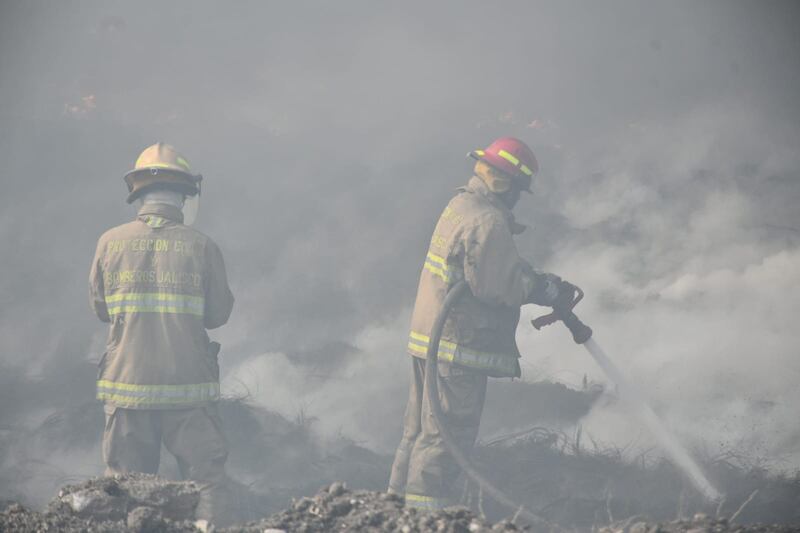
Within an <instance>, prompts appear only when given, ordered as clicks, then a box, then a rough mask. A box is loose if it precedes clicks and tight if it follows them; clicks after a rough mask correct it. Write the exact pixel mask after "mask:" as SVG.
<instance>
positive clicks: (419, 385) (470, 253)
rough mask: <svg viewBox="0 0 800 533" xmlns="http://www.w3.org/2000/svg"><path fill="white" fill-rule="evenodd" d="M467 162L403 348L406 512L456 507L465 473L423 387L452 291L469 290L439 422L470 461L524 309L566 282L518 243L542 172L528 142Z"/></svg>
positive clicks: (445, 345)
mask: <svg viewBox="0 0 800 533" xmlns="http://www.w3.org/2000/svg"><path fill="white" fill-rule="evenodd" d="M469 155H470V156H472V157H473V158H475V159H477V160H478V161H477V163H476V164H475V169H474V176H473V177H472V178H471V179H470V180H469V183H468V184H467V185H466V186H465V187H463V188H461V189H459V191H458V193H457V194H456V196H455V197H454V198H453V199H452V200H450V203H449V204H448V205H447V207H445V209H444V211H443V212H442V214H441V216H440V217H439V221H438V222H437V224H436V228H435V229H434V232H433V237H432V238H431V241H430V245H429V248H428V251H427V254H426V257H425V261H424V264H423V268H422V273H421V274H420V281H419V288H418V290H417V299H416V303H415V305H414V312H413V315H412V319H411V331H410V333H409V338H408V345H407V351H408V354H409V355H411V356H413V357H412V358H411V386H410V391H409V399H408V404H407V407H406V413H405V419H404V428H403V438H402V440H401V442H400V445H399V446H398V449H397V453H396V455H395V460H394V464H393V465H392V472H391V478H390V480H389V492H393V493H397V494H400V495H403V496H404V497H405V501H406V505H409V506H415V507H423V508H429V509H436V508H441V507H443V506H445V505H448V504H451V503H453V499H452V496H453V489H454V484H455V482H456V480H457V477H458V475H459V474H460V469H459V468H458V465H457V464H456V463H455V460H454V459H453V457H452V456H451V454H450V453H449V452H448V450H447V448H446V445H445V443H444V442H443V440H442V438H441V436H440V434H439V430H438V428H437V426H436V422H435V420H434V419H433V414H432V411H431V407H430V404H429V402H428V398H427V390H426V388H425V360H424V358H425V355H426V351H427V348H428V343H429V340H430V335H431V329H432V327H433V323H434V321H435V319H436V317H437V315H438V314H439V311H440V310H441V309H442V303H443V301H444V298H445V295H446V294H447V291H448V289H449V288H450V287H452V286H453V285H454V284H455V283H456V282H458V281H459V280H465V281H466V282H467V284H468V286H469V289H470V290H469V291H468V292H467V293H466V294H465V295H464V296H462V297H461V299H460V300H459V301H458V302H457V303H456V304H455V305H454V307H453V309H452V311H451V312H450V314H449V318H448V319H447V321H446V322H445V324H444V329H443V332H442V337H441V342H440V344H439V353H438V360H439V365H438V367H439V368H438V372H439V381H438V383H439V385H438V389H439V398H440V403H441V406H442V411H443V414H444V419H443V420H442V421H441V422H442V423H444V424H446V425H447V427H448V429H449V430H450V434H451V435H453V437H454V439H455V440H456V441H457V443H458V445H459V447H460V448H461V449H462V451H464V452H465V453H466V454H467V455H468V454H469V452H470V450H471V449H472V446H473V445H474V442H475V438H476V437H477V434H478V425H479V423H480V418H481V412H482V410H483V404H484V399H485V395H486V384H487V377H518V376H519V375H520V367H519V363H518V358H519V356H520V354H519V350H518V349H517V345H516V341H515V338H514V335H515V331H516V329H517V322H518V321H519V316H520V313H519V309H520V306H522V305H524V304H526V303H536V304H540V305H552V304H553V303H555V302H556V301H557V299H558V296H559V287H560V284H561V279H560V278H559V277H558V276H555V275H553V274H547V273H542V272H537V271H535V270H534V269H533V268H532V267H531V266H530V265H529V264H528V263H527V262H526V261H525V260H523V259H522V258H521V257H520V256H519V253H518V252H517V248H516V245H515V244H514V240H513V235H515V234H517V233H520V232H521V231H522V230H523V229H524V227H523V226H520V225H519V224H517V223H516V222H515V221H514V216H513V214H512V212H511V210H512V209H513V208H514V206H515V205H516V203H517V201H518V200H519V198H520V193H521V192H522V191H529V190H530V186H531V183H532V177H533V175H534V173H535V172H536V171H537V170H538V165H537V162H536V158H535V157H534V155H533V152H532V151H531V150H530V148H528V146H526V145H525V143H523V142H522V141H520V140H518V139H514V138H512V137H504V138H500V139H497V140H496V141H494V142H493V143H492V144H491V145H490V146H489V147H488V148H486V149H485V150H476V151H474V152H471V153H470V154H469Z"/></svg>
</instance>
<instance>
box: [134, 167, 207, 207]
mask: <svg viewBox="0 0 800 533" xmlns="http://www.w3.org/2000/svg"><path fill="white" fill-rule="evenodd" d="M123 179H124V180H125V184H126V185H127V186H128V192H129V194H128V198H127V199H126V200H127V202H128V203H129V204H130V203H133V202H134V201H135V200H136V199H137V198H139V197H140V196H141V195H142V194H144V193H146V192H148V191H152V190H155V189H167V190H173V191H177V192H180V193H182V194H185V195H187V196H194V195H196V194H199V192H200V182H201V181H202V179H203V176H202V175H200V174H189V173H188V172H185V171H182V170H178V169H173V168H139V169H135V170H131V171H130V172H128V173H127V174H125V176H124V177H123Z"/></svg>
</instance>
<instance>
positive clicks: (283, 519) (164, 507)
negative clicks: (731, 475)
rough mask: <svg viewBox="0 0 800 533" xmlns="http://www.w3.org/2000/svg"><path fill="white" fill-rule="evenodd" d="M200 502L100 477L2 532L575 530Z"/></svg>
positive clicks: (669, 526)
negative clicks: (239, 508) (209, 507)
mask: <svg viewBox="0 0 800 533" xmlns="http://www.w3.org/2000/svg"><path fill="white" fill-rule="evenodd" d="M197 501H198V489H197V486H196V485H195V484H194V483H191V482H170V481H167V480H162V479H159V478H156V477H154V476H148V475H143V474H130V475H125V476H115V477H113V478H95V479H91V480H88V481H85V482H83V483H80V484H77V485H70V486H67V487H64V488H63V489H62V490H61V491H60V492H59V494H58V495H57V496H56V497H55V498H53V500H51V502H50V503H49V504H48V506H47V509H45V510H44V511H42V512H37V511H32V510H30V509H27V508H25V507H23V506H21V505H19V504H12V505H11V506H9V507H7V508H6V509H5V510H4V511H3V512H0V532H6V531H8V532H11V531H15V532H16V531H18V532H40V531H64V532H75V533H77V532H111V531H131V532H138V533H145V532H168V533H178V532H206V533H207V532H209V531H212V530H215V531H219V532H220V533H279V532H299V533H322V532H327V531H369V532H379V531H397V532H402V533H412V532H434V531H435V532H453V533H456V532H457V533H462V532H463V533H467V532H488V531H554V532H555V531H576V529H575V528H562V527H560V526H557V525H553V526H551V527H546V526H544V527H542V526H540V527H538V528H536V529H533V528H531V527H529V526H526V525H525V524H523V523H521V522H518V521H517V522H515V520H514V518H512V519H510V520H503V521H500V522H497V523H494V524H492V523H491V522H489V521H488V520H486V519H485V518H484V517H482V516H479V515H476V514H475V513H474V512H473V511H470V510H469V509H467V508H465V507H457V506H456V507H451V508H447V509H444V510H441V511H423V510H418V509H412V508H408V507H405V506H404V505H403V502H402V500H401V499H400V498H399V497H397V496H395V495H390V494H386V493H381V492H372V491H350V490H348V489H347V488H346V486H345V485H344V484H343V483H333V484H331V485H330V486H328V487H324V488H323V489H321V490H320V491H319V492H318V493H317V494H315V495H314V496H310V497H303V498H300V499H297V500H294V501H293V502H292V503H291V504H290V505H289V506H288V507H287V508H285V509H283V510H281V511H279V512H277V513H274V514H272V515H271V516H268V517H266V518H264V519H261V520H258V521H252V522H249V523H245V524H238V525H233V526H230V527H226V528H220V529H215V528H214V526H213V525H210V524H208V523H207V522H205V521H199V520H195V517H194V511H195V507H196V506H197ZM797 530H798V528H797V527H796V526H791V525H777V524H776V525H758V524H750V525H740V524H737V523H734V522H733V521H732V520H729V519H727V518H711V517H709V516H707V515H702V514H698V515H695V516H694V517H693V518H692V519H690V520H678V521H672V522H661V523H655V522H648V521H647V520H646V519H645V518H644V517H641V516H633V517H630V518H628V519H626V520H624V521H620V522H615V523H612V524H609V525H607V526H604V527H600V528H594V531H598V532H599V533H671V532H675V533H677V532H686V533H689V532H691V533H706V532H707V533H712V532H719V533H723V532H768V533H770V532H774V533H778V532H788V531H797Z"/></svg>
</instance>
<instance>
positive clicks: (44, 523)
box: [0, 474, 199, 532]
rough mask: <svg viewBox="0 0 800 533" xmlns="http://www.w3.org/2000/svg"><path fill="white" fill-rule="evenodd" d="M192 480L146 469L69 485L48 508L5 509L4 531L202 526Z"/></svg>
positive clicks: (1, 519) (2, 515)
mask: <svg viewBox="0 0 800 533" xmlns="http://www.w3.org/2000/svg"><path fill="white" fill-rule="evenodd" d="M198 501H199V490H198V487H197V486H196V485H195V484H194V483H192V482H170V481H166V480H163V479H159V478H157V477H155V476H150V475H146V474H127V475H125V476H114V477H106V478H94V479H90V480H88V481H85V482H84V483H80V484H77V485H68V486H66V487H64V488H63V489H62V490H61V491H60V492H59V494H58V496H56V497H55V498H54V499H53V500H52V501H51V502H50V504H49V505H48V506H47V509H46V510H45V511H44V512H41V513H40V512H36V511H32V510H30V509H27V508H25V507H23V506H22V505H19V504H15V505H11V506H10V507H8V508H7V509H6V510H5V512H3V513H0V531H23V532H25V531H31V532H33V531H37V532H38V531H67V532H72V531H74V532H78V531H81V532H84V531H98V532H104V531H109V532H110V531H123V530H127V531H137V532H145V531H165V532H184V531H197V528H196V527H195V525H194V523H193V520H194V511H195V508H196V507H197V503H198Z"/></svg>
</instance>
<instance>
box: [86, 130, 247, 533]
mask: <svg viewBox="0 0 800 533" xmlns="http://www.w3.org/2000/svg"><path fill="white" fill-rule="evenodd" d="M124 179H125V183H126V184H127V185H128V192H129V195H128V203H133V202H134V201H137V202H138V203H139V204H140V208H139V211H138V215H137V217H136V219H135V220H133V221H132V222H128V223H127V224H123V225H121V226H117V227H115V228H112V229H110V230H108V231H107V232H105V233H104V234H103V235H102V236H101V237H100V240H99V242H98V243H97V251H96V253H95V257H94V260H93V261H92V267H91V273H90V276H89V301H90V304H91V306H92V308H93V309H94V312H95V313H96V314H97V316H98V317H99V318H100V320H102V321H104V322H108V323H109V331H108V340H107V344H106V353H105V355H104V356H103V358H102V360H101V361H100V364H99V372H98V380H97V398H98V399H100V400H102V401H103V402H104V404H105V413H106V423H105V431H104V434H103V459H104V460H105V463H106V466H107V468H106V474H109V475H111V474H116V473H122V472H146V473H156V472H157V471H158V465H159V455H160V449H161V445H162V443H163V444H164V447H165V448H166V449H167V450H169V451H170V453H172V454H173V455H174V456H175V457H176V459H177V462H178V466H179V468H180V470H181V473H182V474H183V475H184V476H185V477H186V478H188V479H193V480H195V481H197V482H198V483H199V484H200V486H201V489H202V491H201V499H200V504H199V506H198V509H197V516H198V518H204V519H208V520H211V521H216V522H220V521H224V520H225V518H224V515H223V513H224V512H225V509H226V507H227V505H226V503H225V488H224V482H225V470H224V465H225V460H226V458H227V455H228V452H227V444H226V441H225V438H224V436H223V434H222V431H221V424H220V419H219V415H218V413H217V406H216V402H217V400H218V399H219V367H218V365H217V353H218V351H219V347H220V346H219V344H218V343H215V342H210V341H209V337H208V334H207V333H206V330H207V329H213V328H217V327H220V326H222V325H223V324H225V323H226V322H227V321H228V317H229V316H230V313H231V309H232V308H233V295H232V294H231V291H230V289H229V288H228V281H227V277H226V274H225V265H224V263H223V260H222V254H221V253H220V250H219V248H218V247H217V245H216V244H215V243H214V241H212V240H211V239H210V238H209V237H207V236H205V235H203V234H202V233H200V232H199V231H197V230H195V229H193V228H191V227H189V226H187V225H184V223H183V222H184V218H183V213H182V208H183V207H184V204H185V202H186V200H187V199H191V198H194V197H196V196H197V195H198V194H199V193H200V181H201V176H199V175H196V174H193V173H192V170H191V168H190V166H189V163H188V162H187V161H186V159H184V158H183V157H182V156H181V155H180V154H179V153H178V152H177V151H176V150H175V149H174V148H173V147H172V146H170V145H168V144H163V143H158V144H154V145H153V146H150V147H148V148H147V149H145V150H144V151H143V152H142V153H141V155H140V156H139V158H138V159H137V160H136V165H135V168H134V169H133V170H132V171H130V172H129V173H127V174H126V175H125V178H124Z"/></svg>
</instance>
